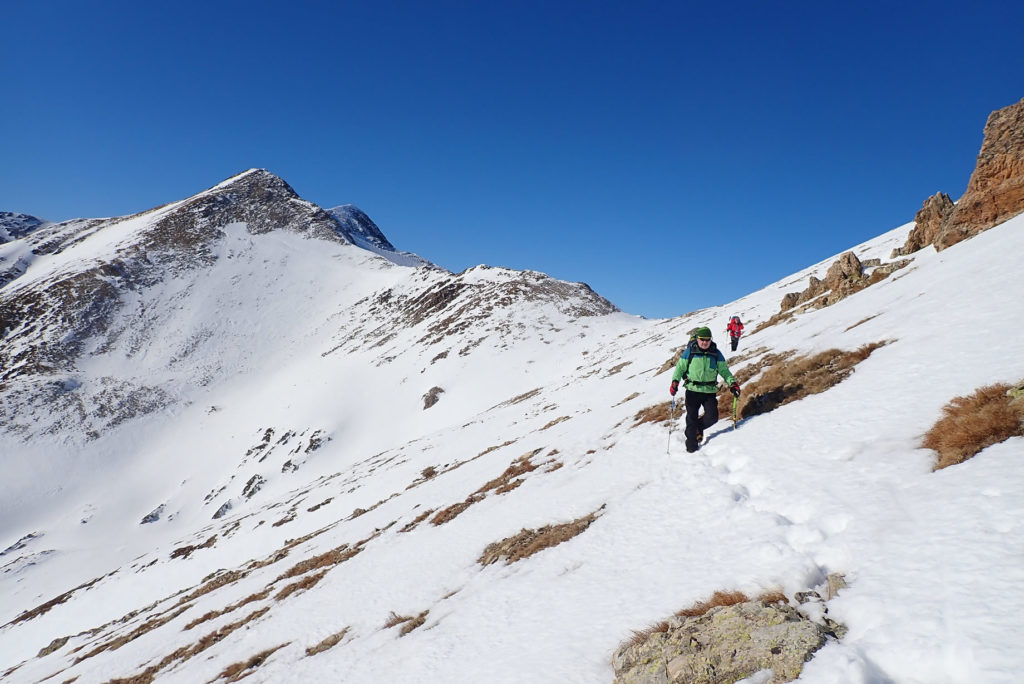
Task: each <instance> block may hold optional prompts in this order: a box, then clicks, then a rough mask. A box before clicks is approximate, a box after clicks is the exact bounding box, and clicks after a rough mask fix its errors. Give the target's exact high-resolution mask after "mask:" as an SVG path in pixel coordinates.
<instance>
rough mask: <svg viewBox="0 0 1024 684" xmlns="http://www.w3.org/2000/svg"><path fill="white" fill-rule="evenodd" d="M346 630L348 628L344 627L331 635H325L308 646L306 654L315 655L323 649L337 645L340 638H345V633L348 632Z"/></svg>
mask: <svg viewBox="0 0 1024 684" xmlns="http://www.w3.org/2000/svg"><path fill="white" fill-rule="evenodd" d="M348 630H349V628H348V627H346V628H345V629H343V630H341V631H340V632H336V633H334V634H332V635H331V636H329V637H327V638H326V639H324V640H323V641H321V642H320V643H318V644H316V645H314V646H310V647H309V648H307V649H306V655H307V656H313V655H316V654H317V653H323V652H324V651H326V650H327V649H329V648H334V647H335V646H337V645H338V644H339V643H340V642H341V640H342V639H344V638H345V635H346V634H348Z"/></svg>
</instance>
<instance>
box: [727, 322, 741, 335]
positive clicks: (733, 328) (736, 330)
mask: <svg viewBox="0 0 1024 684" xmlns="http://www.w3.org/2000/svg"><path fill="white" fill-rule="evenodd" d="M725 329H726V330H727V331H728V332H729V337H739V336H740V335H742V334H743V324H742V323H740V321H739V319H738V318H732V319H730V320H729V325H728V326H727V327H726V328H725Z"/></svg>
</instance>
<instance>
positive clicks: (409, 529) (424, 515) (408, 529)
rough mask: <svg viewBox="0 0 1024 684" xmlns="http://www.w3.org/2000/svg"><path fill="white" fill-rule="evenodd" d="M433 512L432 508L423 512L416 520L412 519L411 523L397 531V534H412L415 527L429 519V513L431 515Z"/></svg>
mask: <svg viewBox="0 0 1024 684" xmlns="http://www.w3.org/2000/svg"><path fill="white" fill-rule="evenodd" d="M433 512H434V509H433V508H428V509H427V510H425V511H423V512H422V513H420V514H419V515H418V516H416V518H415V519H413V521H412V522H411V523H408V524H407V525H406V526H405V527H403V528H402V529H400V530H398V531H399V532H412V531H413V530H415V529H416V527H417V526H418V525H419V524H420V523H421V522H423V521H424V520H426V519H427V518H429V517H430V514H431V513H433Z"/></svg>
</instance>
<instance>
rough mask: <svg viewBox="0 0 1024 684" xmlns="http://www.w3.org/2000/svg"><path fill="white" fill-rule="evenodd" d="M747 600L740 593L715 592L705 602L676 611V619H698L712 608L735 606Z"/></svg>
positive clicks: (747, 599) (744, 595) (698, 602)
mask: <svg viewBox="0 0 1024 684" xmlns="http://www.w3.org/2000/svg"><path fill="white" fill-rule="evenodd" d="M749 600H750V599H749V598H747V595H746V594H744V593H743V592H742V591H716V592H715V593H714V594H712V595H711V598H709V599H708V600H707V601H697V603H695V604H693V605H692V606H690V607H689V608H683V609H682V610H680V611H678V612H677V613H676V617H700V616H701V615H704V614H706V613H707V612H708V611H709V610H711V609H712V608H717V607H719V606H735V605H736V604H737V603H745V602H746V601H749Z"/></svg>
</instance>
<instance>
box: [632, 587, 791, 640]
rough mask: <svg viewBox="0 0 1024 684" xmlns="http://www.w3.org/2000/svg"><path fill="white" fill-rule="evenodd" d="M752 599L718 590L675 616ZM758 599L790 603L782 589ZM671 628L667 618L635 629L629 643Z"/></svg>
mask: <svg viewBox="0 0 1024 684" xmlns="http://www.w3.org/2000/svg"><path fill="white" fill-rule="evenodd" d="M749 600H750V599H749V598H748V597H747V595H746V594H744V593H743V592H741V591H716V592H715V593H714V594H712V595H711V598H709V599H708V600H707V601H698V602H697V603H695V604H693V605H692V606H690V607H689V608H683V609H682V610H679V611H677V612H676V614H675V616H676V617H679V618H691V617H700V616H702V615H706V614H707V613H708V611H710V610H711V609H712V608H717V607H719V606H734V605H736V604H738V603H745V602H747V601H749ZM757 600H758V601H760V602H761V603H763V604H765V605H769V604H773V603H788V602H789V600H788V599H787V598H786V595H785V594H783V593H782V592H781V591H768V592H765V593H763V594H761V595H760V596H758V597H757ZM669 629H670V625H669V623H668V621H667V620H663V621H661V622H658V623H656V624H654V625H651V626H650V627H648V628H646V629H642V630H634V631H633V636H632V637H631V638H630V639H629V641H628V643H629V645H630V646H640V645H641V644H643V643H645V642H646V641H647V640H648V639H650V638H651V636H653V635H655V634H659V633H664V632H667V631H668V630H669Z"/></svg>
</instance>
